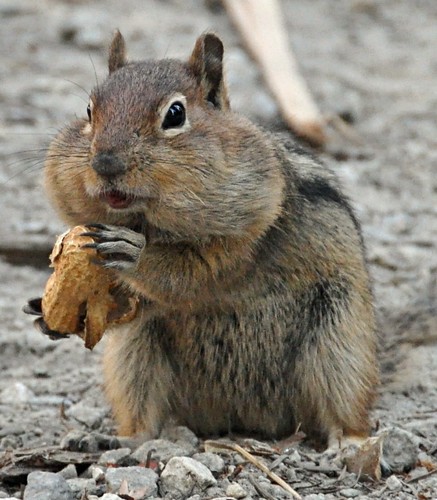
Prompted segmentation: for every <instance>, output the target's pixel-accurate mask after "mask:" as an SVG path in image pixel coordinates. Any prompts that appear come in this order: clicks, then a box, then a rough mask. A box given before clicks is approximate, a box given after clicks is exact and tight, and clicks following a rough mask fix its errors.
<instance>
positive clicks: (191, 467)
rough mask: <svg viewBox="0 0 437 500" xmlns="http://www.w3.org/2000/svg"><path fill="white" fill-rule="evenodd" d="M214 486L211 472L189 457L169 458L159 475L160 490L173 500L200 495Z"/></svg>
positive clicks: (214, 482) (214, 481)
mask: <svg viewBox="0 0 437 500" xmlns="http://www.w3.org/2000/svg"><path fill="white" fill-rule="evenodd" d="M216 484H217V481H216V480H215V478H214V476H213V475H212V473H211V471H210V470H209V469H208V468H206V467H205V466H204V465H203V464H201V463H200V462H198V461H197V460H193V459H192V458H189V457H173V458H171V459H170V460H169V461H168V463H167V465H166V466H165V469H164V470H163V471H162V474H161V490H162V492H163V493H164V494H167V495H168V496H169V497H170V498H172V499H174V500H177V499H180V498H185V497H187V496H188V495H194V494H196V493H202V492H203V491H205V490H206V489H207V488H209V487H210V486H215V485H216Z"/></svg>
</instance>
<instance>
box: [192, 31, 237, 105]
mask: <svg viewBox="0 0 437 500" xmlns="http://www.w3.org/2000/svg"><path fill="white" fill-rule="evenodd" d="M223 52H224V48H223V43H222V41H221V40H220V38H219V37H218V36H217V35H215V34H214V33H205V34H203V35H201V36H200V37H199V38H198V39H197V41H196V45H195V46H194V49H193V52H192V54H191V57H190V59H189V61H188V64H189V66H190V68H191V70H192V71H193V73H194V76H195V77H196V79H197V81H198V83H199V85H200V87H201V88H202V89H203V91H204V94H205V99H206V100H207V101H209V102H211V103H212V104H213V105H214V106H215V107H216V108H221V109H227V108H229V99H228V93H227V89H226V84H225V81H224V77H223Z"/></svg>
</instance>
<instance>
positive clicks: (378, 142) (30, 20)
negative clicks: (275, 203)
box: [0, 0, 437, 500]
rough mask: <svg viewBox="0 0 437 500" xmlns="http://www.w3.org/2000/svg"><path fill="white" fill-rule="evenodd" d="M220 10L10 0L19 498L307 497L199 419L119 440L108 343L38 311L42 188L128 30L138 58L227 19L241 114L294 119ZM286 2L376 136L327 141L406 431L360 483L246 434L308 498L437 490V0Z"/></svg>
mask: <svg viewBox="0 0 437 500" xmlns="http://www.w3.org/2000/svg"><path fill="white" fill-rule="evenodd" d="M217 5H218V2H211V1H210V2H201V1H200V0H198V1H195V0H144V1H142V2H141V1H138V0H137V1H135V0H124V1H123V2H119V1H115V0H107V1H106V2H101V1H98V0H88V1H85V0H64V1H61V0H40V1H39V2H34V1H32V0H1V1H0V26H1V28H0V42H1V44H0V47H1V50H0V81H1V82H2V83H1V87H0V104H1V106H0V200H1V210H2V214H3V223H2V225H1V227H0V276H1V279H0V289H1V293H0V311H1V318H2V321H1V323H0V369H1V378H0V498H7V497H8V496H9V495H13V496H14V498H22V492H23V490H24V485H25V483H26V478H28V479H27V480H28V486H27V487H26V489H25V490H24V498H26V499H28V500H32V499H39V498H41V499H42V498H44V499H47V498H53V499H56V500H58V499H64V498H65V499H73V498H82V499H86V498H89V499H92V498H94V497H93V495H97V496H99V497H101V496H102V495H103V494H104V493H107V494H106V496H104V497H103V498H105V499H106V500H111V499H112V500H113V499H116V498H120V497H121V498H138V499H139V498H153V497H154V498H162V497H164V498H167V499H178V498H191V500H200V499H204V498H211V499H212V498H225V497H227V498H253V499H255V498H266V499H271V498H288V497H287V494H286V493H284V490H283V489H282V488H281V487H280V486H277V485H275V484H273V483H272V482H271V481H270V480H268V479H267V478H266V475H265V474H264V473H261V472H260V471H259V469H258V468H256V467H255V466H254V465H253V464H248V463H247V462H246V461H245V460H244V459H243V458H242V457H241V455H239V454H238V453H236V452H235V451H231V452H223V453H215V452H214V453H212V452H211V451H206V452H205V443H204V442H202V441H199V440H198V439H197V437H196V436H194V435H193V434H192V433H191V432H190V431H189V430H188V429H185V428H173V429H171V428H170V429H168V430H166V431H165V433H164V435H163V436H161V439H160V440H159V441H154V442H146V443H144V444H142V445H141V446H140V448H138V443H132V442H125V441H123V440H117V439H116V438H112V439H111V438H109V437H108V435H113V434H114V426H113V421H112V419H111V415H110V413H109V409H108V406H107V405H106V403H105V402H104V398H103V396H102V393H101V374H100V367H99V363H100V356H101V352H102V345H100V344H99V345H98V346H97V347H96V348H95V349H94V351H93V352H88V351H86V350H85V349H84V348H83V345H82V343H81V341H80V340H79V339H73V338H72V339H69V340H65V341H62V342H51V341H50V340H48V339H47V338H44V337H42V336H40V335H39V334H38V333H37V332H36V331H35V330H34V329H33V327H32V325H31V321H30V320H29V318H28V317H25V316H24V315H23V314H22V312H21V306H22V304H23V303H24V302H25V301H26V299H27V298H29V297H32V296H38V295H40V294H41V290H42V288H43V286H44V283H45V281H46V279H47V276H48V270H47V267H46V264H47V254H48V251H49V249H50V248H51V246H52V244H53V241H54V238H55V235H56V234H59V233H60V232H62V231H63V230H64V227H63V226H62V225H61V223H60V222H59V221H58V220H57V218H56V215H55V214H54V213H53V212H52V210H51V209H50V207H49V206H48V203H47V200H46V198H45V196H44V192H43V189H42V187H41V167H42V161H43V158H44V151H45V149H46V147H47V144H48V142H49V140H50V138H51V136H52V135H53V134H54V133H55V132H56V130H58V129H59V128H60V127H62V125H63V124H64V123H65V122H66V121H68V120H69V119H71V118H72V117H73V116H75V115H78V116H84V114H85V112H86V104H87V91H88V90H89V89H90V88H91V87H92V86H93V85H94V83H95V81H96V79H97V80H98V79H102V78H104V75H105V73H106V60H105V57H106V55H105V54H106V47H107V44H108V41H109V40H110V37H111V33H112V31H113V30H114V29H115V28H119V29H120V30H121V31H122V33H123V34H124V35H125V37H126V39H127V42H128V47H129V50H130V55H131V57H133V58H137V59H139V58H143V57H165V56H182V57H185V56H186V55H188V54H189V53H190V51H191V48H192V45H193V43H194V40H195V38H196V37H197V36H198V34H200V33H201V32H203V31H205V30H206V29H214V30H216V31H217V32H218V33H220V35H221V36H222V38H223V39H224V41H225V44H226V47H227V58H226V63H227V69H228V79H229V82H230V91H231V92H230V93H231V98H232V103H233V106H234V108H235V109H238V110H239V111H240V112H241V113H243V114H246V115H248V116H250V117H251V118H252V119H253V120H255V121H257V122H259V123H261V124H262V125H264V126H267V127H271V128H273V129H276V130H278V131H284V129H283V125H282V123H281V121H280V119H279V118H278V116H277V111H276V106H275V104H274V102H273V101H272V100H271V98H270V96H269V94H268V92H267V91H266V90H265V89H264V87H263V84H262V81H261V80H260V77H259V74H258V72H257V70H256V68H255V67H254V66H253V64H252V62H251V61H250V59H249V58H248V56H247V55H246V54H245V52H244V50H243V49H242V47H241V45H240V42H239V38H238V36H237V34H236V33H235V31H234V30H233V28H232V26H231V25H230V24H229V21H228V20H227V18H226V16H225V14H224V12H223V11H221V10H220V8H218V7H217ZM283 11H284V17H285V22H286V24H287V28H288V30H289V36H290V43H291V44H292V46H293V48H294V50H295V53H296V55H297V58H298V60H299V63H300V66H301V68H302V72H303V74H304V75H305V77H306V79H307V81H308V83H309V85H310V87H311V89H312V91H313V93H314V96H315V97H316V99H317V101H318V103H319V105H320V107H321V109H322V111H323V113H324V114H325V115H326V116H333V115H341V116H342V117H344V118H345V119H347V120H349V121H350V122H351V123H352V126H353V129H354V131H355V133H356V135H357V138H356V140H351V138H348V137H345V136H344V135H342V134H341V133H340V132H339V131H338V130H336V129H333V128H332V129H330V130H329V138H330V142H329V145H328V146H327V148H326V149H325V151H323V152H321V153H320V154H321V156H322V159H323V160H324V161H325V162H326V163H327V164H329V165H330V166H331V167H332V168H334V169H335V170H336V171H337V172H338V174H339V175H340V177H341V178H342V180H343V183H344V185H345V187H346V190H347V192H348V193H349V195H350V197H351V199H352V200H353V202H354V205H355V208H356V210H357V213H358V214H359V217H360V218H361V220H362V223H363V229H364V237H365V241H366V245H367V252H368V259H369V266H370V272H371V275H372V279H373V282H374V292H375V302H376V305H377V309H378V313H379V316H380V330H381V365H382V368H383V384H382V387H381V389H380V397H379V399H378V401H377V403H376V405H375V409H374V412H373V422H374V426H375V430H376V431H377V432H385V433H386V434H387V437H386V445H385V446H386V449H385V454H386V458H387V460H388V462H389V464H390V465H391V467H392V474H388V477H387V475H386V476H385V477H383V479H381V480H380V481H373V482H372V481H359V480H358V478H357V476H356V475H355V474H351V473H346V472H344V471H342V467H341V463H340V462H339V459H338V457H332V456H328V455H326V454H320V453H318V452H316V451H315V450H313V449H311V448H310V447H309V445H308V444H305V443H291V444H290V443H288V444H284V443H258V442H253V441H247V440H244V437H242V438H241V440H239V443H240V444H242V445H243V446H244V447H245V448H247V449H249V451H251V453H253V454H254V455H255V456H256V457H257V458H258V459H259V460H261V461H263V462H264V463H266V464H269V465H272V464H273V465H275V468H274V471H275V472H276V473H277V474H278V475H279V476H280V477H281V478H283V479H284V480H285V481H286V482H287V483H288V484H290V485H291V486H292V487H293V488H294V489H295V490H296V491H297V492H298V493H299V494H300V495H301V496H302V497H303V498H306V499H312V500H316V499H317V500H322V499H333V498H388V499H390V498H393V499H404V498H405V499H409V498H420V499H436V498H437V474H435V475H433V474H432V472H433V471H434V470H435V468H436V467H437V457H436V455H437V384H436V382H437V319H436V317H437V314H436V313H437V280H436V269H437V252H436V248H435V247H436V242H437V206H436V196H437V180H436V179H437V175H436V167H437V148H436V146H437V139H436V137H437V136H436V125H435V109H436V105H437V85H436V83H437V78H436V77H437V63H436V59H435V47H436V44H437V30H436V23H437V3H436V2H435V1H434V0H418V1H416V2H411V1H408V0H386V1H385V2H379V1H377V0H337V1H336V2H329V1H327V0H312V1H309V0H294V1H291V0H284V1H283ZM137 448H138V449H137ZM206 449H207V450H208V445H206ZM41 450H43V451H41ZM106 450H109V451H106ZM150 450H152V451H150ZM153 450H154V451H153ZM213 451H214V450H213ZM215 451H217V450H215ZM60 470H61V472H60V473H58V472H59V471H60ZM53 472H56V474H54V473H53ZM29 473H30V474H29ZM28 474H29V475H28ZM85 491H87V492H88V493H84V492H85ZM41 492H42V493H41ZM109 492H112V496H110V495H109ZM116 492H118V493H119V495H120V496H115V495H114V493H116ZM50 495H51V496H50ZM123 495H124V496H123Z"/></svg>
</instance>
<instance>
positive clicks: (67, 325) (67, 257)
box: [42, 226, 138, 349]
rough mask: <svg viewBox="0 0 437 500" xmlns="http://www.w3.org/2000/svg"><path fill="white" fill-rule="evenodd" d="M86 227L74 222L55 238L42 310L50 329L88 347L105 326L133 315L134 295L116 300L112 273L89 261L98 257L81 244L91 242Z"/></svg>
mask: <svg viewBox="0 0 437 500" xmlns="http://www.w3.org/2000/svg"><path fill="white" fill-rule="evenodd" d="M87 231H88V229H87V228H86V227H85V226H76V227H74V228H73V229H71V230H70V231H67V232H66V233H64V234H62V235H61V236H59V238H58V239H57V241H56V243H55V245H54V247H53V251H52V253H51V255H50V261H51V267H53V268H54V272H53V274H52V275H51V276H50V278H49V280H48V281H47V284H46V288H45V291H44V295H43V298H42V312H43V318H44V321H45V322H46V324H47V326H48V327H49V328H50V329H51V330H55V331H57V332H59V333H65V334H71V333H74V334H77V335H79V336H80V337H82V338H83V339H84V341H85V347H87V348H89V349H92V348H93V347H94V346H95V345H96V344H97V342H99V340H100V339H101V338H102V336H103V334H104V332H105V330H106V329H107V328H108V326H110V325H112V324H119V323H126V322H129V321H132V320H133V319H134V317H135V315H136V312H137V305H138V299H137V298H135V297H127V300H126V297H123V299H124V300H123V305H121V304H122V302H121V301H117V300H116V299H117V295H118V294H119V293H120V292H119V290H118V289H117V292H116V288H117V282H116V279H115V275H114V273H113V272H111V271H110V270H108V269H105V268H103V267H100V266H98V265H96V264H95V263H94V262H93V260H96V259H99V258H100V257H99V256H98V255H97V252H96V251H95V250H94V249H93V248H83V245H85V244H87V243H92V242H93V239H92V238H91V237H90V236H83V235H82V233H84V232H87ZM110 318H111V319H110ZM114 318H116V319H114Z"/></svg>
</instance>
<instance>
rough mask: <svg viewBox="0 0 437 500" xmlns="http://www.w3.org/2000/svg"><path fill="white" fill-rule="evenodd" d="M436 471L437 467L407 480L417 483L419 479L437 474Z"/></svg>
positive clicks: (409, 482) (407, 481) (408, 482)
mask: <svg viewBox="0 0 437 500" xmlns="http://www.w3.org/2000/svg"><path fill="white" fill-rule="evenodd" d="M436 473H437V469H433V470H431V471H429V472H425V474H422V475H421V476H416V477H413V478H411V479H407V480H406V481H405V482H406V483H407V484H411V483H416V482H417V481H421V480H422V479H426V478H428V477H429V476H432V475H433V474H436Z"/></svg>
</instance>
